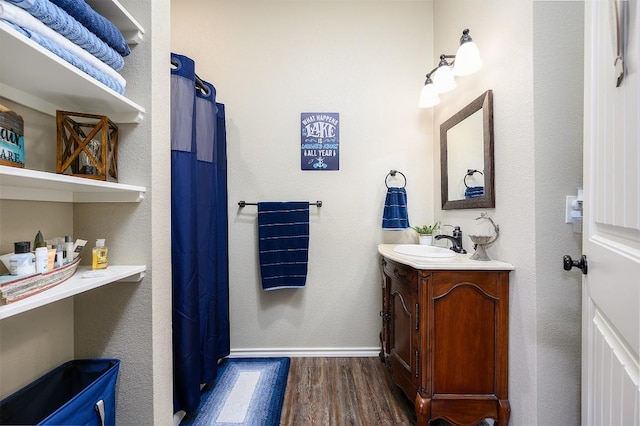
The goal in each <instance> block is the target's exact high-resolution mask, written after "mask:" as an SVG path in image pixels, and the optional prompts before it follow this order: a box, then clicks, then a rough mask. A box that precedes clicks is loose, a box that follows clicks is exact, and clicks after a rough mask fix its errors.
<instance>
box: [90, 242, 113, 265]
mask: <svg viewBox="0 0 640 426" xmlns="http://www.w3.org/2000/svg"><path fill="white" fill-rule="evenodd" d="M107 253H108V252H107V248H106V247H105V245H104V238H99V239H97V240H96V246H95V247H94V248H93V262H92V263H91V269H105V268H106V267H107V266H108V264H109V262H108V259H107Z"/></svg>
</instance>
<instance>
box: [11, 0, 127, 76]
mask: <svg viewBox="0 0 640 426" xmlns="http://www.w3.org/2000/svg"><path fill="white" fill-rule="evenodd" d="M6 1H8V2H9V3H13V4H15V5H16V6H18V7H21V8H22V9H24V10H26V11H27V12H29V13H30V14H32V15H33V16H34V17H36V18H38V19H39V20H41V21H42V22H43V23H44V24H46V25H47V26H48V27H49V28H51V29H53V30H55V31H57V32H59V33H60V34H62V35H63V36H65V37H66V38H68V39H69V40H71V41H72V42H74V43H75V44H77V45H78V46H80V47H82V48H83V49H85V50H86V51H87V52H89V53H91V54H92V55H94V56H95V57H96V58H98V59H100V60H101V61H102V62H104V63H105V64H107V65H109V66H110V67H111V68H113V69H114V70H116V71H120V70H121V69H122V67H124V59H122V56H121V55H120V54H119V53H118V52H116V51H115V50H114V49H113V48H111V47H110V46H109V45H108V44H107V43H105V42H104V41H102V40H100V39H99V38H98V36H96V35H95V34H93V33H92V32H91V31H89V30H88V29H86V28H85V27H84V26H82V24H80V23H79V22H78V21H76V20H75V19H73V18H72V17H71V16H70V15H69V14H68V13H67V12H65V11H64V10H62V9H60V8H59V7H58V6H56V5H55V4H53V3H51V2H50V1H49V0H6Z"/></svg>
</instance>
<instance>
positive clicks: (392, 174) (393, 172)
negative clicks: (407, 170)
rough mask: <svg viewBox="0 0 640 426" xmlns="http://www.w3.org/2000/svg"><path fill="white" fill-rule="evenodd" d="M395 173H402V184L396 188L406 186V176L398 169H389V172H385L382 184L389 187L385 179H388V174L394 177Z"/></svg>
mask: <svg viewBox="0 0 640 426" xmlns="http://www.w3.org/2000/svg"><path fill="white" fill-rule="evenodd" d="M396 173H400V174H401V175H402V177H403V178H404V185H403V186H400V187H398V188H404V187H405V186H407V177H406V176H405V175H404V173H402V172H400V171H398V170H391V171H389V173H388V174H387V176H386V177H385V178H384V184H385V186H386V187H387V188H389V184H388V183H387V179H389V176H392V177H395V175H396Z"/></svg>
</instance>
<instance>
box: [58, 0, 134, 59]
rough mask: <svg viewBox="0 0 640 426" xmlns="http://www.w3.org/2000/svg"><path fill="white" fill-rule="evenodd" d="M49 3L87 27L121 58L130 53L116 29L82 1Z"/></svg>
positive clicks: (61, 0) (70, 0)
mask: <svg viewBox="0 0 640 426" xmlns="http://www.w3.org/2000/svg"><path fill="white" fill-rule="evenodd" d="M49 1H50V2H51V3H53V4H55V5H56V6H58V7H59V8H60V9H62V10H64V11H65V12H67V13H68V14H69V15H71V16H73V17H74V18H75V19H76V21H78V22H80V23H81V24H82V25H84V26H85V27H87V29H88V30H89V31H91V32H92V33H94V34H95V35H97V36H98V37H99V38H100V40H102V41H104V42H105V43H107V44H108V45H109V46H111V47H113V49H114V50H115V51H116V52H118V53H119V54H121V55H122V56H127V55H129V54H130V53H131V49H130V48H129V45H128V44H127V41H126V40H125V39H124V36H123V35H122V33H121V32H120V30H119V29H118V27H116V26H115V25H114V24H113V22H111V21H109V20H108V19H107V18H105V17H104V16H102V15H100V14H99V13H98V12H96V11H95V10H93V9H92V8H91V6H89V5H88V4H87V3H86V2H85V1H84V0H49Z"/></svg>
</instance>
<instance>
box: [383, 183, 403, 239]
mask: <svg viewBox="0 0 640 426" xmlns="http://www.w3.org/2000/svg"><path fill="white" fill-rule="evenodd" d="M407 228H410V226H409V213H408V211H407V191H406V190H405V189H404V188H396V187H391V188H388V189H387V197H386V198H385V200H384V212H383V214H382V229H384V230H386V231H400V230H403V229H407Z"/></svg>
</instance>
